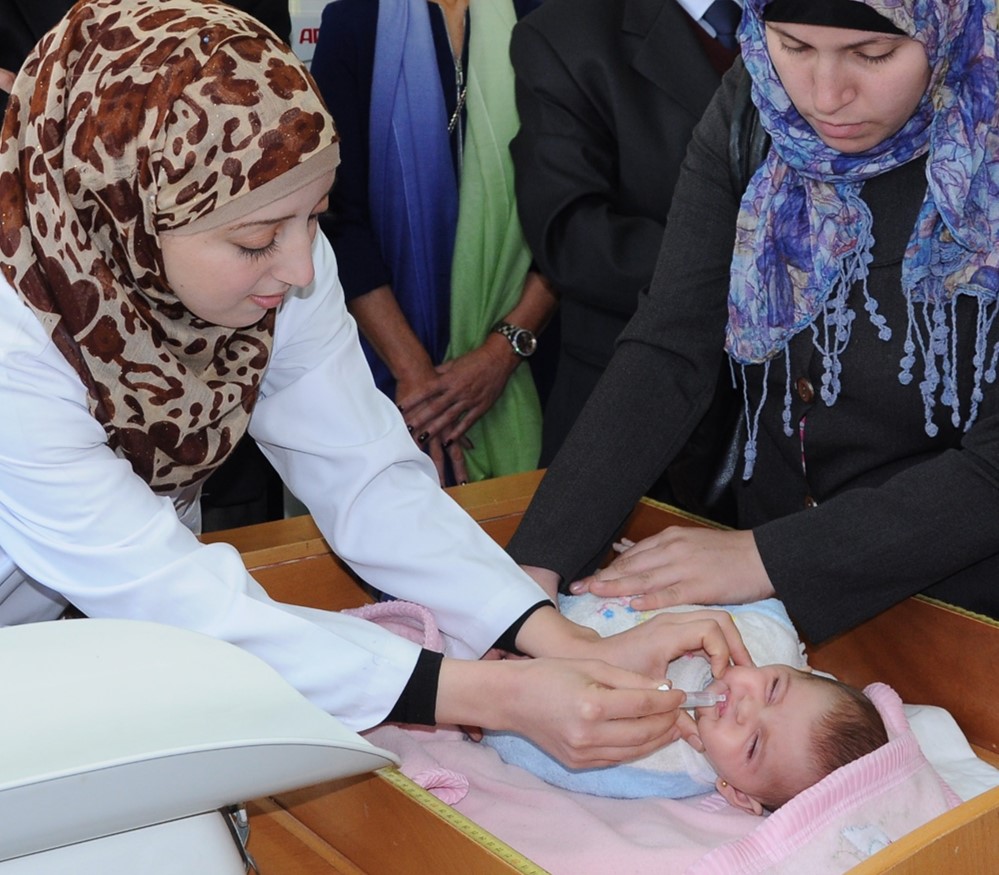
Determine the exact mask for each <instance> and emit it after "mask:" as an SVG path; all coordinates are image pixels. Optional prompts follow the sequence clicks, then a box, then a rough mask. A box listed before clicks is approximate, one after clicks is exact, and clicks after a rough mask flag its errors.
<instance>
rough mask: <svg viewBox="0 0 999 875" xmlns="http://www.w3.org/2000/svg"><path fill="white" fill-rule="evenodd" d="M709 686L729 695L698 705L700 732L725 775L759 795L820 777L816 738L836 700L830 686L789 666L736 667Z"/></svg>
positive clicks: (803, 784)
mask: <svg viewBox="0 0 999 875" xmlns="http://www.w3.org/2000/svg"><path fill="white" fill-rule="evenodd" d="M708 689H710V690H711V691H713V692H718V693H725V694H726V695H727V698H726V700H725V701H724V702H720V703H719V704H717V705H713V706H712V707H710V708H698V709H697V732H698V735H699V736H700V737H701V741H702V742H704V751H705V755H706V756H707V758H708V761H709V762H710V763H711V765H712V766H713V768H714V770H715V771H716V772H717V773H718V776H719V777H720V778H722V779H723V780H725V781H727V782H728V783H729V784H731V785H732V786H733V787H738V788H739V789H740V790H742V791H743V792H744V793H747V794H748V795H750V796H752V797H754V798H759V797H767V796H769V795H770V794H771V791H772V790H773V788H774V787H775V786H781V787H784V788H787V789H789V790H790V791H791V793H792V794H793V793H796V792H800V791H801V790H803V789H805V788H806V787H809V786H811V785H812V784H814V783H815V781H816V780H818V778H819V776H818V775H817V774H815V773H814V768H813V766H812V764H811V752H812V742H811V738H812V732H813V728H814V726H815V722H816V720H818V718H819V717H821V716H822V715H823V714H825V713H826V711H828V709H829V708H830V706H831V705H832V703H833V701H834V694H833V692H832V690H831V688H830V686H829V685H828V684H824V683H822V682H821V681H816V680H814V679H812V678H811V677H809V675H808V674H807V673H805V672H801V671H797V670H796V669H793V668H791V667H790V666H786V665H766V666H761V667H759V668H757V667H745V666H738V665H736V666H731V667H730V668H729V669H728V670H727V671H726V672H725V676H724V679H722V680H716V681H714V682H712V684H711V685H710V687H709V688H708Z"/></svg>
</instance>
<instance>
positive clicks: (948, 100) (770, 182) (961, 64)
mask: <svg viewBox="0 0 999 875" xmlns="http://www.w3.org/2000/svg"><path fill="white" fill-rule="evenodd" d="M864 2H865V3H866V5H868V6H870V7H871V8H873V9H874V10H875V11H877V12H878V13H880V14H881V15H883V16H884V17H885V18H887V19H888V20H890V21H891V22H892V23H893V24H894V25H895V26H896V27H898V28H899V29H900V30H902V31H903V32H904V33H906V34H908V35H909V36H911V37H912V38H914V39H916V40H918V41H919V42H920V43H922V45H923V46H924V48H925V50H926V54H927V57H928V59H929V63H930V67H931V71H932V72H931V78H930V85H929V88H928V89H927V93H926V94H925V95H924V97H923V99H922V100H921V102H920V104H919V106H918V107H917V108H916V110H915V112H914V113H913V115H912V117H911V118H910V119H909V121H908V122H907V123H906V124H905V125H904V126H903V127H902V129H901V130H899V131H898V132H897V133H895V134H894V135H893V136H891V137H890V138H888V139H887V140H885V141H884V142H882V143H880V144H879V145H878V146H876V147H874V148H872V149H870V150H868V151H867V152H863V153H860V154H855V155H848V154H844V153H841V152H838V151H836V150H834V149H832V148H830V147H828V146H826V145H825V144H824V143H823V142H822V140H821V139H820V138H819V137H818V135H816V134H815V132H814V131H813V130H812V128H811V126H810V125H809V124H808V123H807V122H806V121H805V120H804V119H803V118H802V117H801V116H800V115H799V114H798V112H797V110H796V109H795V108H794V105H793V104H792V103H791V101H790V99H789V98H788V95H787V92H786V91H785V90H784V88H783V86H782V85H781V83H780V80H779V79H778V77H777V74H776V72H775V71H774V68H773V65H772V64H771V61H770V56H769V53H768V51H767V48H766V36H765V31H764V25H763V22H762V20H761V13H762V9H763V8H764V7H765V6H766V0H747V2H746V5H745V12H744V15H743V21H742V26H741V29H740V34H739V36H740V43H741V46H742V55H743V58H744V60H745V64H746V67H747V69H748V71H749V73H750V75H751V76H752V79H753V91H752V94H753V102H754V103H755V104H756V106H757V107H758V108H759V110H760V118H761V121H762V123H763V126H764V127H765V128H766V130H767V131H768V133H769V134H770V136H771V138H772V141H773V146H772V148H771V150H770V153H769V155H768V157H767V159H766V161H765V162H764V163H763V165H762V166H761V167H760V168H759V170H758V171H757V172H756V174H755V175H754V177H753V179H752V180H751V181H750V184H749V187H748V189H747V191H746V193H745V195H744V196H743V200H742V204H741V208H740V213H739V220H738V226H737V230H736V243H735V252H734V255H733V260H732V280H731V287H730V292H729V323H728V329H727V336H726V350H727V351H728V353H729V355H730V356H731V358H732V360H733V361H734V362H736V363H737V364H740V365H742V366H743V371H744V376H745V365H748V364H757V363H761V362H762V363H765V371H766V370H768V369H769V363H770V361H772V360H773V359H774V358H776V357H777V356H779V355H780V354H781V353H784V354H785V359H786V358H787V357H786V351H787V345H788V343H789V342H790V340H791V338H792V337H794V336H795V335H796V334H798V332H800V331H802V330H804V329H805V328H811V331H812V336H813V342H814V343H815V346H816V349H817V350H818V351H819V352H820V353H821V355H822V358H823V366H824V373H823V379H822V387H821V397H822V399H823V401H824V402H825V403H826V404H828V405H832V404H834V403H835V402H836V399H837V397H838V395H839V392H840V381H839V374H840V362H839V358H840V356H841V355H842V353H843V352H844V350H845V349H846V347H847V345H848V343H849V340H850V332H851V327H852V323H853V321H854V319H855V317H856V314H855V313H854V312H853V310H851V309H850V308H849V307H848V306H847V299H848V296H849V293H850V290H851V288H852V287H853V286H854V284H856V283H858V282H859V283H861V288H862V290H863V294H864V300H865V305H864V309H865V310H866V312H867V317H868V318H869V319H870V320H871V322H872V323H873V324H874V325H875V326H876V327H877V329H878V334H879V337H880V338H881V339H882V340H888V339H890V337H891V328H890V327H889V326H888V325H887V324H886V322H885V320H884V318H883V317H882V316H881V315H880V314H879V313H878V304H877V301H875V300H874V299H873V298H872V297H871V296H870V295H869V294H868V293H867V288H866V279H867V275H868V267H869V265H870V262H871V247H872V246H873V243H874V239H873V235H872V230H871V225H872V218H871V214H870V211H869V209H868V208H867V206H866V204H865V203H864V202H863V200H861V198H860V190H861V187H862V185H863V183H864V181H865V180H867V179H869V178H871V177H873V176H877V175H879V174H881V173H884V172H886V171H888V170H891V169H892V168H894V167H898V166H901V165H903V164H905V163H907V162H909V161H912V160H913V159H915V158H918V157H921V156H923V155H926V156H927V164H926V175H927V180H928V186H927V191H926V197H925V199H924V201H923V204H922V206H921V208H920V212H919V216H918V219H917V221H916V224H915V226H914V228H913V230H912V234H911V237H910V239H909V244H908V246H907V249H906V252H905V257H904V260H903V264H902V292H903V294H904V295H905V296H906V300H907V305H908V313H909V316H908V320H907V322H908V325H907V327H906V340H905V344H904V350H905V354H904V356H903V358H902V360H901V362H900V365H899V380H900V382H902V383H903V384H908V383H910V382H912V381H913V377H914V374H913V369H914V368H917V367H918V368H919V369H921V371H922V374H921V379H919V380H918V382H917V385H918V388H919V391H920V392H921V394H922V398H923V405H924V413H925V428H926V432H927V434H929V435H930V436H933V435H935V434H936V432H937V425H936V424H935V423H934V422H933V413H934V410H935V408H936V406H937V405H938V404H939V403H942V404H944V405H945V406H947V407H949V408H950V410H951V419H952V422H953V423H954V425H955V426H961V425H962V424H963V427H964V428H965V429H968V428H970V427H971V425H972V423H973V422H974V421H975V417H976V415H977V411H978V403H979V401H980V400H981V398H982V391H981V385H982V381H983V380H986V381H988V382H992V381H994V380H995V377H996V360H997V356H999V345H997V346H996V347H995V348H993V349H992V351H991V353H990V352H989V350H987V348H986V343H987V341H986V337H987V335H988V331H989V328H990V327H991V325H992V323H993V321H994V319H995V316H996V313H997V298H999V109H997V94H996V91H997V81H999V69H997V55H999V53H997V48H996V43H997V30H999V22H997V11H996V0H864ZM959 295H968V296H971V297H974V298H976V299H977V300H978V303H979V323H978V332H977V338H976V347H975V349H976V353H975V358H974V365H975V378H974V387H973V390H972V393H971V397H970V398H969V399H965V405H964V409H965V410H966V413H964V414H963V415H962V412H961V410H962V404H961V399H960V398H959V397H958V392H957V361H956V360H955V358H956V354H955V352H954V349H955V346H956V344H955V343H954V340H955V338H954V317H953V309H952V308H953V304H954V302H955V300H956V298H957V297H958V296H959ZM764 379H766V374H764ZM787 385H788V389H787V391H786V394H785V401H784V407H785V410H784V428H785V432H786V433H787V434H789V435H790V434H791V433H792V429H791V423H790V403H791V402H790V376H788V380H787ZM764 400H765V399H764ZM762 405H763V402H762V401H761V403H760V405H759V406H760V407H762ZM759 415H760V410H759V409H757V410H756V411H755V412H752V411H749V410H748V407H747V411H746V416H747V425H748V434H749V437H748V440H747V446H746V470H745V473H744V476H745V478H746V479H748V478H749V476H751V474H752V465H753V461H754V459H755V445H756V434H757V426H758V422H759Z"/></svg>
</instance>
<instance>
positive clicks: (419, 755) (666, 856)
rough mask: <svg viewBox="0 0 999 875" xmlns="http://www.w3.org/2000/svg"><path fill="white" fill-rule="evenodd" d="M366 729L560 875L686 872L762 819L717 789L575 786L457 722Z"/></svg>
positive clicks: (424, 781) (471, 814)
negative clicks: (635, 793) (677, 795)
mask: <svg viewBox="0 0 999 875" xmlns="http://www.w3.org/2000/svg"><path fill="white" fill-rule="evenodd" d="M365 737H366V738H368V739H369V740H370V741H371V742H372V743H373V744H376V745H378V746H379V747H384V748H388V749H389V750H391V751H394V752H395V753H397V754H399V756H400V758H401V759H402V771H403V772H404V773H405V774H406V775H408V776H409V777H410V778H412V779H413V780H414V781H416V783H418V784H420V785H421V786H423V787H426V788H427V789H428V790H429V791H430V792H431V793H434V795H436V796H438V797H439V798H442V799H443V800H444V801H446V802H448V803H449V804H451V805H452V806H453V807H454V808H455V809H457V810H458V811H460V812H461V813H462V814H463V815H465V816H466V817H468V818H469V819H470V820H473V821H474V822H475V823H477V824H478V825H479V826H481V827H482V828H483V829H485V830H487V831H488V832H491V833H492V834H493V835H495V836H496V837H497V838H499V839H501V840H502V841H504V842H506V844H508V845H510V846H511V847H512V848H515V849H516V850H518V851H520V853H522V854H523V855H524V856H525V857H528V858H529V859H530V860H532V861H533V862H534V863H536V864H537V865H539V866H541V867H542V868H543V869H546V870H548V871H549V872H551V873H552V875H607V873H608V872H613V873H615V875H641V873H649V875H653V873H654V875H673V873H676V875H679V873H682V872H683V871H684V870H686V869H687V868H688V866H690V865H691V864H692V863H694V862H695V861H697V860H699V859H700V858H701V857H703V856H704V855H705V854H706V853H707V852H708V851H709V850H710V849H711V848H713V847H715V846H716V845H718V844H721V843H723V842H726V841H730V840H732V839H737V838H739V837H741V836H743V835H746V834H747V833H749V832H750V831H751V830H752V829H753V828H754V827H756V826H758V825H759V824H760V819H759V818H758V817H753V816H752V815H749V814H745V813H743V812H740V811H737V810H736V809H734V808H732V807H731V806H729V805H728V804H727V803H726V802H725V801H724V800H723V799H722V798H721V796H719V795H718V794H716V793H711V794H709V795H707V796H699V797H695V798H694V799H687V800H674V799H607V798H602V797H598V796H587V795H584V794H581V793H569V792H567V791H565V790H561V789H559V788H557V787H551V786H549V785H548V784H546V783H544V782H543V781H541V780H540V779H539V778H536V777H534V775H532V774H530V773H528V772H525V771H524V770H523V769H519V768H517V767H516V766H509V765H507V764H506V763H504V762H503V761H502V760H500V758H499V756H497V754H496V752H495V751H494V750H492V749H490V748H488V747H485V746H484V745H480V744H476V743H474V742H471V741H468V740H467V738H466V737H465V736H464V735H463V734H462V733H461V732H459V731H457V730H454V729H436V730H420V729H410V728H406V729H403V728H401V727H398V726H381V727H378V728H377V729H373V730H371V731H370V732H368V733H365ZM466 781H467V789H466V788H465V787H464V786H463V784H464V782H466ZM463 791H464V793H463ZM462 794H463V798H460V800H459V799H458V798H457V797H459V796H462ZM542 813H543V816H541V814H542Z"/></svg>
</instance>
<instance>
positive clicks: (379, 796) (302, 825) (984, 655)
mask: <svg viewBox="0 0 999 875" xmlns="http://www.w3.org/2000/svg"><path fill="white" fill-rule="evenodd" d="M540 476H541V475H540V472H532V473H529V474H519V475H514V476H512V477H503V478H498V479H496V480H491V481H485V482H482V483H474V484H470V485H468V486H463V487H458V488H455V489H453V490H450V491H451V493H452V494H453V496H454V497H455V499H456V500H457V501H458V502H460V503H461V504H462V505H463V506H464V507H465V508H466V509H467V510H468V512H469V513H470V514H471V515H472V516H473V517H474V518H475V519H476V520H478V521H479V522H480V523H481V525H482V526H483V527H484V528H485V529H486V531H487V532H489V534H490V535H491V536H492V537H493V538H495V539H496V540H497V541H499V542H500V543H506V540H507V539H508V538H509V537H510V535H511V534H512V533H513V531H514V529H515V527H516V525H517V522H518V520H519V519H520V516H521V514H522V513H523V510H524V508H525V507H526V506H527V503H528V501H529V500H530V496H531V494H532V493H533V491H534V488H535V487H536V485H537V483H538V481H539V479H540ZM666 524H681V525H699V524H701V523H700V522H699V521H697V520H696V519H692V518H690V517H687V516H684V515H682V514H679V513H675V512H673V511H671V510H669V509H668V508H664V507H662V506H661V505H655V504H653V503H650V502H649V503H647V502H645V501H643V502H642V503H641V504H640V505H639V506H638V507H637V508H636V510H635V513H634V514H633V516H632V519H631V521H630V522H629V524H628V527H627V529H626V531H625V534H626V535H627V536H628V537H630V538H632V539H633V540H638V539H639V538H642V537H645V536H646V535H649V534H651V533H653V532H655V531H657V530H658V529H660V528H662V527H663V526H664V525H666ZM204 540H206V541H220V540H223V541H228V542H230V543H232V544H234V545H235V546H236V547H237V548H238V549H239V550H240V551H241V552H242V553H243V554H244V556H245V559H246V563H247V566H248V567H249V568H250V570H251V571H252V573H253V575H254V577H256V579H257V580H259V581H260V583H261V584H262V585H263V586H265V587H266V588H267V589H268V591H269V592H270V593H271V594H272V595H273V596H274V597H275V598H277V599H279V600H281V601H287V602H295V603H298V604H303V605H310V606H313V607H318V608H325V609H330V610H336V609H340V608H347V607H355V606H357V605H360V604H363V603H364V602H365V601H368V600H369V599H368V598H367V596H366V595H365V594H364V592H363V590H362V589H361V588H360V587H359V586H358V585H357V584H356V582H355V580H354V579H353V578H352V577H351V575H350V573H349V572H348V571H347V570H346V568H345V567H344V566H343V565H341V564H340V562H339V561H338V560H337V559H336V558H335V557H334V556H333V555H332V554H331V553H330V550H329V547H328V546H327V544H326V542H325V540H323V538H322V536H321V535H320V534H319V531H318V530H317V529H316V527H315V525H314V524H313V523H312V520H311V518H310V517H297V518H293V519H288V520H282V521H279V522H274V523H266V524H263V525H257V526H248V527H246V528H243V529H235V530H230V531H228V532H216V533H212V534H210V535H206V536H205V537H204ZM996 583H997V586H999V581H997V582H996ZM945 653H951V654H953V659H952V660H945V659H941V654H945ZM809 654H810V661H811V663H812V664H813V665H814V666H816V667H817V668H821V669H825V670H826V671H829V672H832V673H834V674H836V675H837V676H838V677H840V678H841V679H843V680H844V681H847V682H848V683H851V684H854V685H857V686H863V685H865V684H868V683H871V682H873V681H884V682H885V683H888V684H890V685H891V686H892V687H894V688H895V690H897V692H898V693H899V695H900V696H901V697H902V699H903V700H904V701H907V702H919V703H922V704H933V705H939V706H941V707H943V708H946V709H947V710H948V711H950V713H951V714H952V715H953V716H954V718H955V719H956V720H957V722H958V723H959V724H960V726H961V728H962V729H963V731H964V733H965V735H966V736H967V737H968V740H969V741H970V742H971V743H972V745H973V746H974V747H975V749H976V752H977V753H978V754H979V755H980V756H981V757H983V758H984V759H986V760H988V761H989V762H991V763H992V764H994V765H997V766H999V704H997V701H996V699H997V695H996V694H997V692H999V690H997V683H996V677H995V674H996V672H997V671H999V623H996V622H993V621H990V620H985V619H983V618H980V617H975V616H969V615H968V614H966V613H962V612H960V611H957V610H954V609H951V608H949V607H947V606H945V605H942V604H939V603H936V602H932V601H929V600H925V599H922V598H918V597H917V598H912V599H908V600H907V601H905V602H903V603H902V604H899V605H897V606H895V607H894V608H892V609H891V610H889V611H886V612H885V613H884V614H882V615H880V616H878V617H876V618H875V619H873V620H870V621H869V622H867V623H865V624H863V625H862V626H860V627H858V628H856V629H854V630H852V631H851V632H848V633H846V634H844V635H842V636H840V637H838V638H836V639H834V640H833V641H831V642H827V643H826V644H823V645H821V646H819V647H815V648H809ZM944 663H948V665H946V666H945V665H944ZM957 665H959V666H960V671H956V670H955V666H957ZM955 676H958V677H960V678H961V679H962V680H961V690H960V691H959V690H957V689H955V685H954V677H955ZM967 693H971V695H967ZM250 811H251V824H252V828H251V839H250V850H251V852H252V853H253V854H254V855H255V857H256V860H257V863H258V865H259V868H260V873H261V875H336V873H340V875H361V873H366V875H452V873H453V875H509V873H513V872H521V873H540V872H542V870H541V869H540V868H539V867H537V866H535V865H534V864H533V863H531V862H530V861H529V860H527V859H526V858H524V857H523V856H521V855H520V854H518V853H517V852H516V851H514V850H512V849H511V848H509V847H508V846H507V845H505V844H503V843H502V842H500V841H498V840H496V839H494V838H493V837H492V836H490V835H489V834H488V833H485V832H484V831H483V830H481V829H479V828H478V827H477V826H476V825H475V824H473V823H471V822H470V821H468V820H467V819H466V818H464V817H463V816H462V815H460V814H458V813H457V812H455V811H454V810H453V809H450V808H449V807H448V806H446V805H444V804H443V803H441V802H440V801H439V800H437V799H435V798H434V797H432V796H430V795H429V794H427V793H425V792H424V791H423V790H422V789H420V788H419V787H416V785H413V784H411V783H410V782H408V780H407V779H405V778H403V777H402V776H401V774H400V773H398V772H395V773H394V774H390V775H382V774H373V775H365V776H361V777H357V778H349V779H345V780H342V781H338V782H334V783H330V784H322V785H318V786H315V787H311V788H307V789H304V790H299V791H295V792H293V793H287V794H281V795H280V796H278V797H275V798H268V799H262V800H258V801H256V802H254V803H252V804H251V806H250ZM852 873H853V875H874V873H891V875H971V873H976V875H995V873H999V788H996V789H994V790H991V791H989V792H987V793H984V794H982V795H981V796H978V797H976V798H975V799H972V800H971V801H969V802H966V803H964V804H963V805H961V806H960V807H958V808H955V809H953V810H952V811H950V812H948V813H946V814H944V815H942V816H940V817H938V818H937V819H936V820H933V821H931V822H930V823H928V824H926V825H925V826H923V827H922V828H920V829H918V830H916V831H914V832H913V833H911V834H910V835H909V836H907V837H906V838H905V839H903V840H900V841H898V842H895V843H894V844H892V845H890V846H889V847H887V848H885V849H884V850H883V851H881V852H880V853H878V854H876V855H875V856H873V857H871V858H870V859H869V860H867V861H866V862H865V863H863V864H862V865H860V866H858V867H856V868H855V869H853V870H852Z"/></svg>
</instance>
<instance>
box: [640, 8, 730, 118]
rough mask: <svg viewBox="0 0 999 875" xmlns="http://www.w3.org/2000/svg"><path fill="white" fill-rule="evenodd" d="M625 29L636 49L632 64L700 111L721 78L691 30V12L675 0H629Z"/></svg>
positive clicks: (672, 94)
mask: <svg viewBox="0 0 999 875" xmlns="http://www.w3.org/2000/svg"><path fill="white" fill-rule="evenodd" d="M621 30H622V32H623V33H624V34H625V35H626V36H625V39H626V43H627V44H631V45H632V46H633V49H634V54H633V55H632V57H631V65H632V67H634V69H635V70H637V71H638V72H639V73H641V74H642V75H643V76H644V77H645V78H646V79H648V80H649V81H651V82H653V83H655V85H657V86H658V87H659V88H661V89H662V90H663V91H665V92H666V93H668V94H669V95H670V97H671V98H672V99H673V100H675V101H676V102H677V103H679V104H681V105H682V106H684V107H686V108H687V109H688V110H689V111H690V112H692V113H694V114H695V115H700V114H701V112H702V111H703V109H704V107H705V106H706V105H707V103H708V101H709V100H710V99H711V95H712V94H714V92H715V89H716V88H717V87H718V83H719V82H720V81H721V80H720V78H719V76H718V74H717V73H716V72H715V71H714V68H713V67H712V66H711V62H710V61H709V60H708V59H707V56H706V55H705V54H704V50H703V49H702V48H701V46H700V43H698V41H697V38H696V37H695V36H694V34H693V32H692V31H691V21H690V19H689V16H688V15H687V13H686V12H684V11H683V9H681V8H680V6H679V5H678V4H677V3H675V2H674V0H666V2H665V3H664V2H663V0H625V9H624V16H623V17H622V23H621ZM678 34H681V35H682V36H681V38H680V39H677V35H678Z"/></svg>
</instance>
